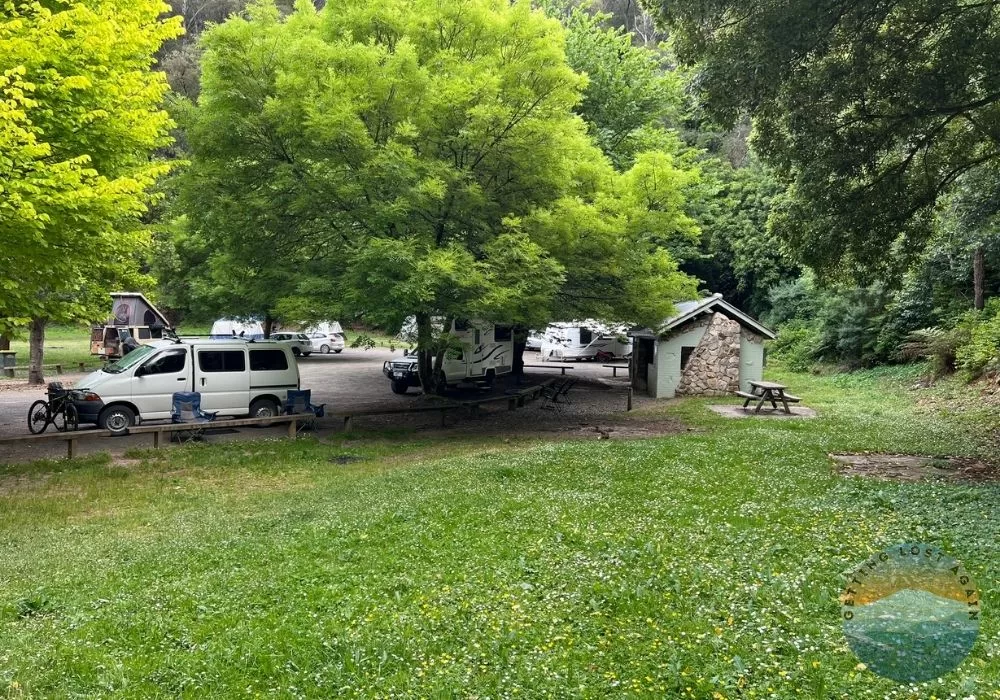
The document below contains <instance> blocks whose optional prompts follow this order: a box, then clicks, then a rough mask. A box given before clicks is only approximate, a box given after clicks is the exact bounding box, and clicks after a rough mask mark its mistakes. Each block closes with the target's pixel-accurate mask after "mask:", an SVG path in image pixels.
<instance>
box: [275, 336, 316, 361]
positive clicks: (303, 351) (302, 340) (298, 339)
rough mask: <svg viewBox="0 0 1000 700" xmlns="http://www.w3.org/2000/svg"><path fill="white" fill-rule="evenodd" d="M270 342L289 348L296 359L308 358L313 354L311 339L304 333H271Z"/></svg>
mask: <svg viewBox="0 0 1000 700" xmlns="http://www.w3.org/2000/svg"><path fill="white" fill-rule="evenodd" d="M271 340H277V341H278V342H279V343H284V344H285V345H287V346H288V347H290V348H291V349H292V354H294V355H295V356H296V357H298V356H300V355H301V356H302V357H309V356H310V355H312V353H313V344H312V339H311V338H310V337H309V336H308V335H306V334H305V333H272V334H271Z"/></svg>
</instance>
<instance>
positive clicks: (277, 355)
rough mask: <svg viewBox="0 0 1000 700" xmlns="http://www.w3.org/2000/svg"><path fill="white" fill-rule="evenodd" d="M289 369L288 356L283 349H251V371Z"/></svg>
mask: <svg viewBox="0 0 1000 700" xmlns="http://www.w3.org/2000/svg"><path fill="white" fill-rule="evenodd" d="M282 369H288V358H286V357H285V353H284V352H282V351H281V350H251V351H250V371H251V372H267V371H270V370H282Z"/></svg>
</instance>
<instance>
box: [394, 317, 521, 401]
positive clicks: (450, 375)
mask: <svg viewBox="0 0 1000 700" xmlns="http://www.w3.org/2000/svg"><path fill="white" fill-rule="evenodd" d="M451 335H452V336H453V337H455V338H456V339H457V340H458V342H459V343H460V344H461V349H458V348H456V349H453V350H449V351H448V352H447V353H446V354H445V357H444V362H443V363H442V365H441V370H442V372H444V381H445V384H446V385H448V386H454V385H456V384H460V383H462V382H472V383H476V384H492V383H493V380H494V379H496V378H497V377H498V376H499V375H501V374H509V373H510V371H511V369H512V368H513V362H514V330H513V328H512V327H511V326H509V325H503V324H494V323H488V322H485V321H468V320H464V319H459V320H456V321H455V323H454V324H453V325H452V328H451ZM382 372H383V374H385V376H386V377H388V378H389V381H390V382H391V388H392V391H393V392H394V393H396V394H405V393H406V390H407V389H408V388H409V387H411V386H420V376H419V374H418V372H417V356H416V355H415V354H414V355H404V356H403V357H401V358H400V359H398V360H390V361H386V362H385V364H384V365H383V366H382Z"/></svg>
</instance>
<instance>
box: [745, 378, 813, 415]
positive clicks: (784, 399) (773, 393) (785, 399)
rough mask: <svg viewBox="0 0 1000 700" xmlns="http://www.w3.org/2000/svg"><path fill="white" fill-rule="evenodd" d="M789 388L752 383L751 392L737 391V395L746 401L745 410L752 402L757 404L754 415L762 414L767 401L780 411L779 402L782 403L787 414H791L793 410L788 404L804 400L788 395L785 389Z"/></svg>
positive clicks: (773, 383)
mask: <svg viewBox="0 0 1000 700" xmlns="http://www.w3.org/2000/svg"><path fill="white" fill-rule="evenodd" d="M787 388H788V387H786V386H785V385H784V384H777V383H775V382H763V381H751V382H750V391H737V392H736V395H737V396H739V397H740V398H741V399H746V400H745V401H744V402H743V408H744V410H745V409H746V408H747V407H748V406H749V405H750V402H751V401H756V402H757V407H756V408H754V411H753V412H754V413H760V409H761V407H762V406H763V405H764V402H765V401H767V402H770V404H771V407H772V408H773V409H774V410H778V402H779V401H780V402H781V405H782V406H783V407H784V411H785V413H791V412H792V409H791V408H789V407H788V404H790V403H798V402H799V401H801V400H802V399H800V398H799V397H798V396H792V395H791V394H786V393H785V389H787Z"/></svg>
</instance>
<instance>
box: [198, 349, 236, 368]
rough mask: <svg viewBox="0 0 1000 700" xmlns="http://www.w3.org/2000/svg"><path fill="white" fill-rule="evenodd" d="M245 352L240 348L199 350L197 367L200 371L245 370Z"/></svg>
mask: <svg viewBox="0 0 1000 700" xmlns="http://www.w3.org/2000/svg"><path fill="white" fill-rule="evenodd" d="M246 368H247V360H246V353H244V352H243V351H242V350H200V351H199V352H198V369H200V370H201V371H202V372H243V371H246Z"/></svg>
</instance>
